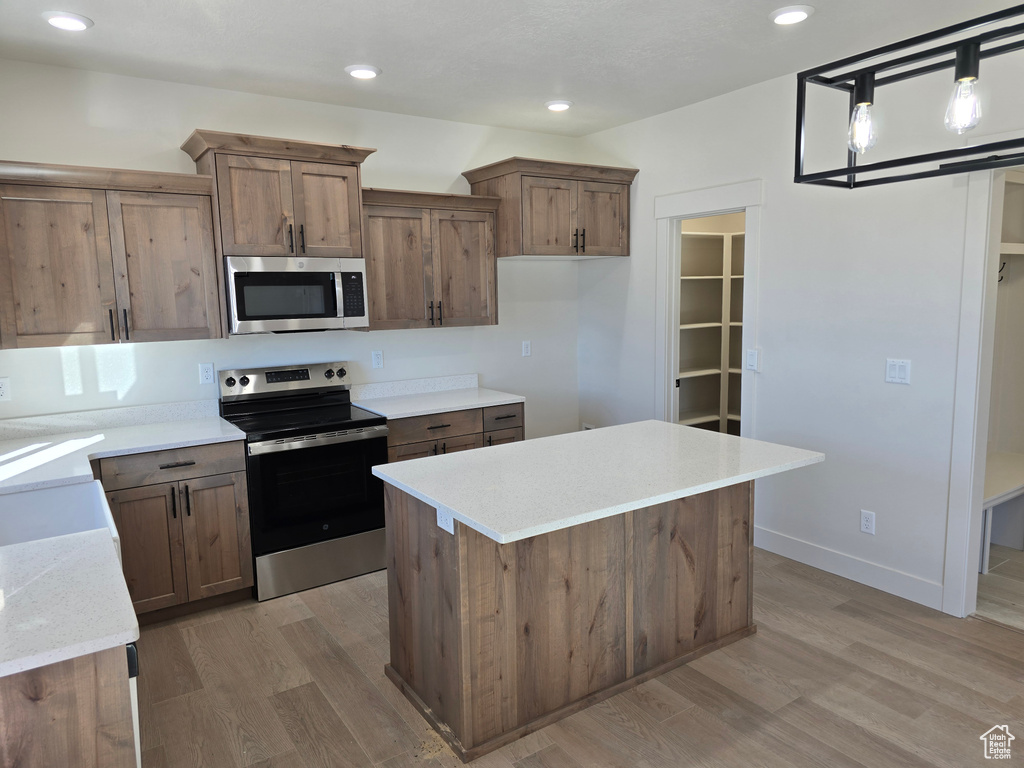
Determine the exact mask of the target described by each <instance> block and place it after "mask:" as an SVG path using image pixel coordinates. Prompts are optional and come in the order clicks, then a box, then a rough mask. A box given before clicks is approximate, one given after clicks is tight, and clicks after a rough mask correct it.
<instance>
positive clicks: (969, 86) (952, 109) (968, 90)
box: [946, 78, 981, 133]
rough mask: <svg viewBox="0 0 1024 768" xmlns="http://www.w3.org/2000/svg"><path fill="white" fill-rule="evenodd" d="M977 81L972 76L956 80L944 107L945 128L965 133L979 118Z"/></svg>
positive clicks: (979, 103) (979, 106) (979, 104)
mask: <svg viewBox="0 0 1024 768" xmlns="http://www.w3.org/2000/svg"><path fill="white" fill-rule="evenodd" d="M977 85H978V81H977V80H976V79H974V78H968V79H965V80H957V81H956V85H955V86H954V88H953V95H952V96H951V97H950V99H949V106H948V107H946V130H947V131H952V132H953V133H967V131H969V130H971V129H972V128H974V127H975V126H976V125H977V124H978V121H979V120H981V102H980V101H979V100H978V88H977Z"/></svg>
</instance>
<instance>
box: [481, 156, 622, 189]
mask: <svg viewBox="0 0 1024 768" xmlns="http://www.w3.org/2000/svg"><path fill="white" fill-rule="evenodd" d="M639 172H640V169H638V168H616V167H614V166H610V165H585V164H582V163H564V162H561V161H558V160H533V159H531V158H528V157H510V158H508V159H507V160H499V161H498V162H496V163H491V164H490V165H484V166H481V167H479V168H473V169H472V170H469V171H463V173H462V175H463V176H465V177H466V179H467V180H468V181H469V183H470V184H474V183H476V182H478V181H486V180H487V179H494V178H497V177H498V176H506V175H508V174H510V173H525V174H528V175H530V176H550V177H551V178H557V179H579V180H583V181H608V182H618V183H621V184H631V183H632V182H633V179H634V178H635V177H636V175H637V174H638V173H639Z"/></svg>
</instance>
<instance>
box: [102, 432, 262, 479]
mask: <svg viewBox="0 0 1024 768" xmlns="http://www.w3.org/2000/svg"><path fill="white" fill-rule="evenodd" d="M218 418H219V417H218ZM171 423H175V422H171ZM226 423H228V424H230V423H231V422H226ZM157 426H159V425H157ZM236 429H237V427H236ZM240 440H245V432H243V431H242V430H240V429H239V430H238V435H237V436H235V435H217V436H215V437H197V438H195V439H188V440H171V441H170V442H167V443H150V444H148V445H141V446H133V447H131V448H111V449H110V450H107V451H103V450H100V451H96V452H95V453H90V454H88V457H89V461H93V460H95V459H109V458H113V457H114V456H130V455H132V454H134V453H150V452H152V451H173V450H174V449H176V448H194V447H195V446H197V445H213V444H215V443H235V442H238V441H240ZM89 479H90V480H91V479H92V478H91V477H90V478H89Z"/></svg>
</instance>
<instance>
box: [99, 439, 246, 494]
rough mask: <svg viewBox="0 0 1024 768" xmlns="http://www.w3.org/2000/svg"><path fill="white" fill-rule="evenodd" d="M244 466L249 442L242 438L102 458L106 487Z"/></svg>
mask: <svg viewBox="0 0 1024 768" xmlns="http://www.w3.org/2000/svg"><path fill="white" fill-rule="evenodd" d="M244 470H245V443H244V442H242V441H241V440H236V441H232V442H230V443H213V444H210V445H193V446H189V447H188V448H175V449H173V450H169V451H150V452H148V453H130V454H127V455H125V456H113V457H111V458H109V459H100V475H101V478H102V480H103V488H104V490H106V491H114V490H118V489H120V488H138V487H140V486H143V485H154V484H156V483H174V482H177V481H178V480H184V479H186V478H191V477H202V476H205V475H221V474H225V473H227V472H242V471H244Z"/></svg>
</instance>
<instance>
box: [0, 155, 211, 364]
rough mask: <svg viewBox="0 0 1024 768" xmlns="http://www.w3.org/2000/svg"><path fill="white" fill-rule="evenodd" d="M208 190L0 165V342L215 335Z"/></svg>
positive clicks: (194, 184) (144, 176)
mask: <svg viewBox="0 0 1024 768" xmlns="http://www.w3.org/2000/svg"><path fill="white" fill-rule="evenodd" d="M13 181H17V182H19V183H6V182H13ZM211 183H212V180H211V179H210V178H209V177H205V176H186V175H183V174H163V173H143V172H137V171H111V170H106V169H99V168H74V167H70V166H49V165H35V164H28V163H0V346H2V347H3V348H5V349H10V348H15V347H40V346H58V345H65V344H75V345H79V344H111V343H117V342H119V341H168V340H172V339H206V338H219V337H221V336H222V335H223V333H222V328H221V324H220V312H219V304H218V301H219V299H218V288H217V285H218V283H217V267H216V257H215V255H214V247H213V222H212V211H211V203H210V190H211ZM155 190H159V191H155Z"/></svg>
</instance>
